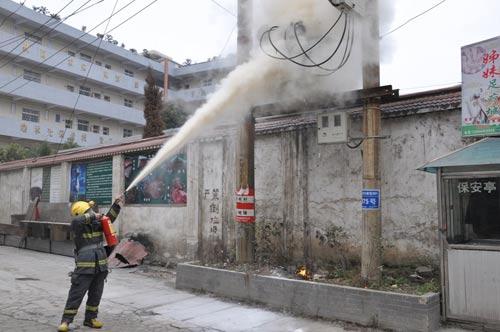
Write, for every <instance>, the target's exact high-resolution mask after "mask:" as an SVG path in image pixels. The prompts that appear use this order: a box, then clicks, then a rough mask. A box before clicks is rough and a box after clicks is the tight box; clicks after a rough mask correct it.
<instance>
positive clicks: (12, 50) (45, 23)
mask: <svg viewBox="0 0 500 332" xmlns="http://www.w3.org/2000/svg"><path fill="white" fill-rule="evenodd" d="M73 1H75V0H70V1H69V2H68V3H67V4H66V5H65V6H64V7H63V8H61V10H59V11H58V12H57V13H56V14H55V15H59V13H60V12H62V11H63V10H64V9H65V8H66V7H68V6H69V5H70V4H71V3H72V2H73ZM88 1H90V0H88ZM52 20H53V18H52V17H49V18H48V19H47V21H45V22H44V23H43V24H42V25H41V26H40V27H38V28H37V29H36V30H34V32H32V33H31V35H34V34H35V33H36V32H37V31H39V30H41V29H42V28H43V27H46V26H47V23H49V22H51V21H52ZM60 24H62V22H60V23H59V24H57V25H55V26H54V27H53V28H52V29H50V30H49V31H47V32H46V33H45V34H43V35H42V36H41V38H43V37H45V36H46V35H47V34H49V33H50V32H52V31H53V30H54V29H55V28H56V27H57V26H59V25H60ZM27 39H28V38H26V37H25V38H24V39H23V40H21V42H19V44H17V45H16V46H14V48H13V49H11V50H10V51H9V52H8V53H7V54H5V55H4V56H3V57H1V58H0V62H2V60H3V59H5V58H6V57H8V56H9V55H10V54H12V52H14V50H15V49H16V48H17V47H19V46H20V45H21V44H22V43H24V41H25V40H27ZM33 44H34V42H33V43H31V44H30V45H29V46H28V47H27V48H26V50H28V49H29V48H30V47H31V46H32V45H33ZM24 51H25V50H24V49H23V51H22V52H21V53H19V54H17V55H16V56H15V57H14V59H11V61H14V60H15V59H16V58H17V57H18V56H19V55H20V54H22V53H23V52H24ZM8 63H10V62H9V61H7V63H5V64H3V65H2V66H0V69H2V68H3V67H5V66H6V65H7V64H8Z"/></svg>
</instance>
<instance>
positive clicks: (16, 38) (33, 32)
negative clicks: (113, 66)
mask: <svg viewBox="0 0 500 332" xmlns="http://www.w3.org/2000/svg"><path fill="white" fill-rule="evenodd" d="M90 1H91V0H90ZM103 1H104V0H99V1H97V2H96V3H93V4H91V5H89V6H88V7H86V8H82V9H80V8H81V7H83V6H84V5H85V4H86V3H88V2H89V1H87V2H86V3H85V4H83V6H80V7H79V8H78V9H77V10H76V11H74V12H73V13H71V14H70V15H68V16H66V17H64V18H63V19H62V20H61V21H62V22H64V21H66V20H67V19H68V18H70V17H72V16H74V15H77V14H80V13H82V12H83V11H85V10H87V9H89V8H92V7H94V6H95V5H98V4H100V3H101V2H103ZM11 14H13V13H11ZM58 23H59V21H54V20H52V21H51V22H50V23H49V24H48V25H47V27H50V26H51V25H54V24H58ZM0 26H1V25H0ZM40 27H42V26H40ZM40 27H39V28H40ZM37 30H38V29H37ZM37 30H33V31H31V32H30V33H31V34H35V33H36V31H37ZM20 39H24V40H26V37H25V35H24V33H22V34H19V35H17V36H14V37H11V38H8V39H6V40H3V41H1V42H0V47H4V46H8V45H10V44H13V43H14V42H16V41H17V40H20Z"/></svg>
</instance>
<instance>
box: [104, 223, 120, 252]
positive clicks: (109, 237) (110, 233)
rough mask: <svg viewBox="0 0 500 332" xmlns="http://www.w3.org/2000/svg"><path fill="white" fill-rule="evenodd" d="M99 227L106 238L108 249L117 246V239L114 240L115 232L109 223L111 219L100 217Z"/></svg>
mask: <svg viewBox="0 0 500 332" xmlns="http://www.w3.org/2000/svg"><path fill="white" fill-rule="evenodd" d="M101 225H102V231H103V232H104V236H105V237H106V242H107V243H108V246H109V247H112V246H115V245H117V244H118V239H117V238H116V232H115V229H114V227H113V224H112V223H111V219H109V217H106V216H102V217H101Z"/></svg>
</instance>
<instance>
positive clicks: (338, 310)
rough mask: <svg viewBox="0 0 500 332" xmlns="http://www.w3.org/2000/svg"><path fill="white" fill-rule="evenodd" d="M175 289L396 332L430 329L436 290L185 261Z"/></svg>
mask: <svg viewBox="0 0 500 332" xmlns="http://www.w3.org/2000/svg"><path fill="white" fill-rule="evenodd" d="M175 285H176V288H178V289H185V290H195V291H206V292H209V293H214V294H217V295H220V296H225V297H229V298H232V299H238V300H247V301H252V302H257V303H262V304H266V305H269V306H271V307H273V308H276V309H280V310H281V309H286V310H287V311H290V312H292V313H295V314H300V315H306V316H312V317H321V318H326V319H332V320H335V319H338V320H343V321H348V322H352V323H357V324H361V325H365V326H373V327H378V328H384V329H391V330H398V331H423V332H430V331H435V330H437V329H438V328H439V326H440V300H439V294H437V293H428V294H425V295H423V296H417V295H407V294H399V293H391V292H382V291H375V290H370V289H363V288H355V287H346V286H338V285H331V284H323V283H317V282H311V281H301V280H293V279H285V278H278V277H269V276H261V275H252V274H247V273H242V272H234V271H229V270H223V269H214V268H210V267H204V266H199V265H194V264H189V263H183V264H178V265H177V278H176V284H175Z"/></svg>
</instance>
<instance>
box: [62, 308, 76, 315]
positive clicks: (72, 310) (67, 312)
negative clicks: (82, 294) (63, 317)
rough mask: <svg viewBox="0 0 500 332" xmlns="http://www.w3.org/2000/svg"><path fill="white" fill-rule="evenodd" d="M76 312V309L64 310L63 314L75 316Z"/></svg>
mask: <svg viewBox="0 0 500 332" xmlns="http://www.w3.org/2000/svg"><path fill="white" fill-rule="evenodd" d="M77 312H78V310H77V309H67V310H64V313H65V314H68V315H72V314H75V315H76V313H77Z"/></svg>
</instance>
